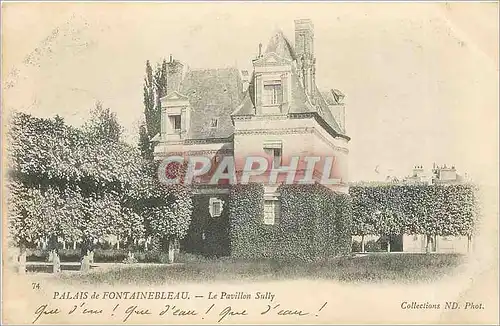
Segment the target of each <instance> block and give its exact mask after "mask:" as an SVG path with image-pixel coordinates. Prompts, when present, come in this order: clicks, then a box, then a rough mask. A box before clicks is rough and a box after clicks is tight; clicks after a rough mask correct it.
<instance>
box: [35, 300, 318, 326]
mask: <svg viewBox="0 0 500 326" xmlns="http://www.w3.org/2000/svg"><path fill="white" fill-rule="evenodd" d="M326 304H327V303H326V302H325V303H324V304H323V306H321V308H319V310H318V311H317V313H319V312H320V311H321V310H322V309H323V308H324V307H325V306H326ZM215 306H216V305H215V304H212V305H210V307H209V308H208V309H207V310H206V311H205V312H204V313H201V314H200V313H199V311H197V310H194V309H185V308H182V307H180V306H178V305H171V304H167V305H164V306H163V308H161V309H158V310H155V309H152V308H149V307H144V306H142V307H141V306H139V305H130V306H128V307H127V308H126V309H124V310H122V309H120V310H121V311H119V310H118V307H119V305H118V304H117V305H115V307H114V309H112V310H109V311H105V309H95V308H91V307H89V306H88V304H87V303H86V302H81V303H79V304H75V305H72V307H71V308H70V309H68V310H64V311H62V310H61V309H60V308H54V307H50V306H49V305H48V304H43V305H41V306H39V307H38V308H37V309H36V310H35V313H34V319H33V321H32V323H33V324H34V323H36V322H37V321H40V320H41V319H43V317H44V316H50V315H58V314H61V313H65V314H67V315H79V316H82V315H86V316H88V315H94V316H95V315H99V316H102V315H105V314H107V313H110V314H111V316H114V315H115V313H117V314H121V317H118V318H119V320H121V322H122V323H126V322H127V321H129V320H130V319H133V317H140V316H148V315H157V316H165V317H167V316H175V317H184V316H200V315H201V316H200V317H201V318H202V319H204V317H203V316H210V315H212V316H213V315H215V316H216V319H217V322H218V323H220V322H222V321H224V320H226V319H230V317H238V316H241V317H245V316H249V315H250V314H251V313H258V314H259V313H260V315H274V316H295V317H301V316H308V315H310V312H307V311H304V310H302V309H298V308H297V309H296V308H294V309H290V308H289V307H287V308H285V307H283V306H282V305H281V304H279V303H278V304H275V305H270V304H267V305H265V306H264V307H263V309H261V310H253V311H250V312H251V313H250V312H249V311H248V310H247V309H246V308H240V307H234V306H225V307H224V309H222V310H217V309H213V308H214V307H215ZM316 316H317V314H316Z"/></svg>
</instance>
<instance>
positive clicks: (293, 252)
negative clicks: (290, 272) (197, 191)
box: [230, 184, 351, 261]
mask: <svg viewBox="0 0 500 326" xmlns="http://www.w3.org/2000/svg"><path fill="white" fill-rule="evenodd" d="M278 191H279V193H280V198H279V201H280V204H281V214H280V216H279V219H278V220H277V222H276V224H275V225H265V224H264V223H263V216H264V186H263V185H262V184H248V185H236V186H234V187H233V188H232V190H231V194H230V216H231V232H230V234H231V255H232V256H233V257H235V258H251V259H255V258H272V259H279V260H305V261H312V260H316V259H322V258H328V257H333V256H338V255H344V254H348V253H349V252H350V250H351V231H350V227H351V220H350V209H349V199H348V196H347V195H343V194H337V193H334V192H332V191H331V190H329V189H327V188H325V187H324V186H321V185H318V184H315V185H281V186H280V187H279V188H278Z"/></svg>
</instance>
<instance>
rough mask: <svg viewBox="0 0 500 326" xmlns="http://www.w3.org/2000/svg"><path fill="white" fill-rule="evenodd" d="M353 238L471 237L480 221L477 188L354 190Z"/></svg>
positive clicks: (469, 186) (464, 185) (461, 186)
mask: <svg viewBox="0 0 500 326" xmlns="http://www.w3.org/2000/svg"><path fill="white" fill-rule="evenodd" d="M349 194H350V195H351V198H352V203H353V205H352V210H353V222H354V224H353V234H354V235H366V234H378V235H388V234H403V233H406V234H428V235H440V236H471V235H472V233H473V231H474V227H475V224H476V222H477V218H478V213H479V212H478V206H477V198H476V197H477V195H476V189H475V187H474V186H473V185H468V184H460V185H378V186H352V187H350V188H349Z"/></svg>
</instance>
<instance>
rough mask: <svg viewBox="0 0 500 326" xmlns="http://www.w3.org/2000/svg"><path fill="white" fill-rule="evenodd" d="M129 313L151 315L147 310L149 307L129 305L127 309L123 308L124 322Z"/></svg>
mask: <svg viewBox="0 0 500 326" xmlns="http://www.w3.org/2000/svg"><path fill="white" fill-rule="evenodd" d="M131 315H138V316H144V315H151V311H149V309H139V307H138V306H130V307H128V308H127V310H125V318H124V319H123V322H126V321H127V320H128V319H129V318H130V316H131Z"/></svg>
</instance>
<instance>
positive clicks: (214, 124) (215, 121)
mask: <svg viewBox="0 0 500 326" xmlns="http://www.w3.org/2000/svg"><path fill="white" fill-rule="evenodd" d="M218 125H219V119H212V120H211V121H210V128H217V126H218Z"/></svg>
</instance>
